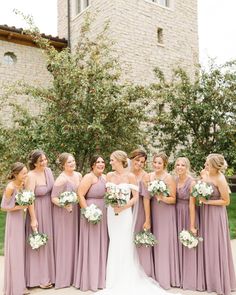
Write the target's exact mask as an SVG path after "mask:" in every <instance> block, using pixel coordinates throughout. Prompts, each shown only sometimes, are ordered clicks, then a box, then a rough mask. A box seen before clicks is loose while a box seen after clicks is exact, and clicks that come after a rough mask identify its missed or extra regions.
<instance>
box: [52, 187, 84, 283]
mask: <svg viewBox="0 0 236 295" xmlns="http://www.w3.org/2000/svg"><path fill="white" fill-rule="evenodd" d="M65 191H71V192H76V191H77V187H76V185H75V184H74V183H72V182H70V181H66V182H65V183H63V184H62V185H58V186H56V185H54V186H53V189H52V194H51V197H52V198H55V197H59V196H60V194H61V193H63V192H65ZM78 213H79V210H78V204H74V205H73V210H72V212H71V213H70V212H68V211H67V210H66V209H65V208H61V207H59V206H57V205H53V229H54V251H55V288H56V289H59V288H65V287H69V286H71V285H72V284H73V280H74V269H75V260H76V259H78V258H77V257H78V234H79V228H78V221H79V216H78Z"/></svg>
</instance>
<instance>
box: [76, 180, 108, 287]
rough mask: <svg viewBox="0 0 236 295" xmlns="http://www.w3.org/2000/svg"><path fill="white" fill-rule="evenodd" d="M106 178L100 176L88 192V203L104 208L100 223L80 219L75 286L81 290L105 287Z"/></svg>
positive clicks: (106, 235)
mask: <svg viewBox="0 0 236 295" xmlns="http://www.w3.org/2000/svg"><path fill="white" fill-rule="evenodd" d="M105 191H106V188H105V180H104V179H103V178H102V177H99V179H98V181H97V182H96V183H95V184H93V185H92V186H91V187H90V189H89V191H88V192H87V194H86V196H85V198H86V202H87V205H88V206H89V205H91V204H95V205H97V206H98V207H99V209H101V210H102V213H103V216H102V220H101V221H100V222H99V223H98V224H96V225H95V224H91V223H89V222H88V221H87V220H86V219H85V218H84V217H82V216H81V219H80V235H79V257H78V263H77V265H76V270H75V280H74V286H75V287H76V288H79V289H80V290H81V291H87V290H92V291H97V290H98V289H103V288H105V285H106V284H105V278H106V262H107V250H108V232H107V213H106V208H105V204H104V194H105Z"/></svg>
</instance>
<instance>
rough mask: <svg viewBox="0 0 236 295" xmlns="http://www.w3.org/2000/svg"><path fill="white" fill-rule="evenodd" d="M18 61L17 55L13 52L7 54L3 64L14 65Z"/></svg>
mask: <svg viewBox="0 0 236 295" xmlns="http://www.w3.org/2000/svg"><path fill="white" fill-rule="evenodd" d="M16 61H17V58H16V55H15V54H14V53H13V52H5V53H4V57H3V62H4V64H6V65H13V64H15V63H16Z"/></svg>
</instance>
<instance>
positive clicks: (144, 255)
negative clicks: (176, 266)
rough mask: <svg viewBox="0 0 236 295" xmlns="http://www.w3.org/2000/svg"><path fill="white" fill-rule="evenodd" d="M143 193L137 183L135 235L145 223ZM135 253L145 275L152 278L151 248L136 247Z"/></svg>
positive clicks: (142, 188) (142, 187) (142, 186)
mask: <svg viewBox="0 0 236 295" xmlns="http://www.w3.org/2000/svg"><path fill="white" fill-rule="evenodd" d="M144 193H145V189H144V184H143V183H142V182H139V203H138V214H137V220H136V224H135V233H138V232H140V231H142V230H143V224H144V222H145V212H144V205H143V195H144ZM137 252H138V256H139V262H140V264H141V266H142V267H143V269H144V271H145V273H146V274H147V275H148V276H150V277H153V278H155V277H154V265H153V253H152V247H137Z"/></svg>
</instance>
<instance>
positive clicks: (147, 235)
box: [134, 230, 157, 247]
mask: <svg viewBox="0 0 236 295" xmlns="http://www.w3.org/2000/svg"><path fill="white" fill-rule="evenodd" d="M134 243H135V245H136V246H138V247H141V246H145V247H153V246H154V245H156V244H157V239H156V237H155V236H154V234H152V233H151V232H150V231H149V230H143V231H140V232H138V233H137V234H135V236H134Z"/></svg>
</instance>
